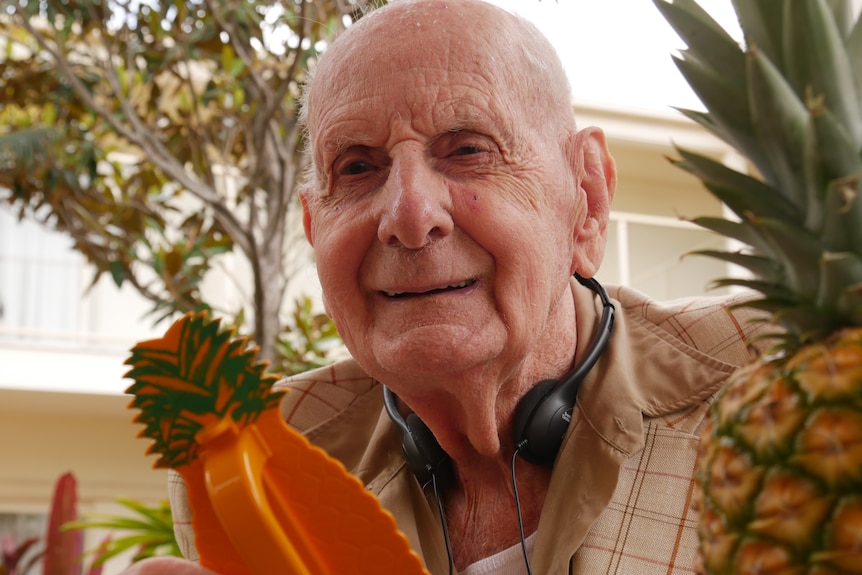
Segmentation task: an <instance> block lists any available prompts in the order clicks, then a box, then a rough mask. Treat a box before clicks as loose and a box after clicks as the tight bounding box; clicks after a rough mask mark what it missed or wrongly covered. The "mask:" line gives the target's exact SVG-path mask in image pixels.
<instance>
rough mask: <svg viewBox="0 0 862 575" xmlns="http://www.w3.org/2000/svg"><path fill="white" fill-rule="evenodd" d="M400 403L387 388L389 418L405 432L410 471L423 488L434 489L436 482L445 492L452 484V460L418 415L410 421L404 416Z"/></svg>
mask: <svg viewBox="0 0 862 575" xmlns="http://www.w3.org/2000/svg"><path fill="white" fill-rule="evenodd" d="M397 400H398V398H397V397H396V396H395V394H394V393H393V392H392V390H391V389H389V388H388V387H386V386H383V404H384V406H385V407H386V412H387V413H388V414H389V418H390V419H392V421H393V422H394V423H395V425H396V426H397V427H398V429H399V430H400V431H401V450H402V451H403V452H404V459H405V460H406V461H407V468H408V469H409V470H410V471H411V472H412V473H413V475H415V476H416V479H418V480H419V484H420V485H421V486H422V488H423V489H427V488H428V487H430V486H431V485H432V483H433V482H434V481H435V480H436V482H437V488H438V489H440V490H442V489H445V488H446V487H447V486H448V485H449V484H450V483H451V482H452V474H453V470H452V460H451V459H449V455H448V454H447V453H446V452H445V451H443V448H442V447H440V444H439V443H437V439H436V438H435V437H434V434H433V433H431V430H430V429H428V426H427V425H425V422H424V421H422V420H421V419H420V418H419V416H418V415H416V414H415V413H411V414H410V415H408V416H407V418H406V419H405V418H404V417H402V415H401V413H400V412H399V411H398V405H397V403H396V402H397Z"/></svg>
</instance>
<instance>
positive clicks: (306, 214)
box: [299, 186, 314, 247]
mask: <svg viewBox="0 0 862 575" xmlns="http://www.w3.org/2000/svg"><path fill="white" fill-rule="evenodd" d="M308 192H309V189H308V187H307V186H302V187H301V188H300V189H299V201H300V203H301V204H302V228H303V229H304V230H305V239H307V240H308V243H309V244H311V246H312V247H314V234H312V233H311V231H312V230H311V210H310V209H309V207H308V203H309V199H308Z"/></svg>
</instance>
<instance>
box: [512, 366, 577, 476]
mask: <svg viewBox="0 0 862 575" xmlns="http://www.w3.org/2000/svg"><path fill="white" fill-rule="evenodd" d="M559 383H560V381H559V380H557V379H546V380H543V381H540V382H539V383H537V384H536V385H535V386H534V387H533V388H532V389H531V390H530V391H528V392H527V394H526V395H524V397H523V398H521V401H520V403H518V407H517V409H516V410H515V418H514V420H513V430H514V432H515V433H514V435H515V446H516V447H518V448H519V449H518V455H520V456H521V457H523V458H524V459H526V460H527V461H529V462H530V463H536V464H540V465H551V464H553V463H554V459H556V457H557V452H558V451H559V450H560V445H561V444H562V441H563V439H562V438H563V436H564V435H565V434H566V429H567V428H568V426H569V421H571V420H572V406H573V404H569V403H568V402H566V401H565V399H564V398H563V397H562V396H561V394H559V393H556V394H555V393H554V390H556V389H557V386H558V385H559ZM558 439H559V441H558Z"/></svg>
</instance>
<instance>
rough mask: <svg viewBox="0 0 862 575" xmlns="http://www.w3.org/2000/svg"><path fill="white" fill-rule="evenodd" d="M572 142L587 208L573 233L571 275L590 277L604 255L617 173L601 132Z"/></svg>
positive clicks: (579, 136)
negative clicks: (575, 273) (578, 274)
mask: <svg viewBox="0 0 862 575" xmlns="http://www.w3.org/2000/svg"><path fill="white" fill-rule="evenodd" d="M575 139H576V142H575V150H577V160H576V168H575V169H576V170H577V173H576V176H577V182H578V187H579V192H583V194H582V195H581V197H584V198H585V199H586V202H587V206H586V216H585V218H584V220H583V221H582V222H581V223H580V225H578V226H577V227H576V229H575V230H574V234H575V237H574V245H575V250H574V253H573V256H572V268H573V269H572V272H573V273H574V272H578V273H580V274H581V275H583V276H584V277H592V276H594V275H595V273H596V272H597V271H598V268H599V265H600V264H601V262H602V259H603V258H604V254H605V244H606V243H607V233H608V220H609V216H610V204H611V200H612V199H613V197H614V193H615V192H616V186H617V171H616V164H615V163H614V159H613V157H612V156H611V154H610V151H609V150H608V146H607V141H606V139H605V135H604V132H602V130H601V129H599V128H595V127H589V128H584V129H583V130H581V131H579V132H578V133H577V134H576V135H575ZM579 195H580V194H579Z"/></svg>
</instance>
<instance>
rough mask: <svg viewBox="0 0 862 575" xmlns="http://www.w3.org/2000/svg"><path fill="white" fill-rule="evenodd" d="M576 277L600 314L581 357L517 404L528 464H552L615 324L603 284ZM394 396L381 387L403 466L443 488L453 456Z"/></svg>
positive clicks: (520, 446)
mask: <svg viewBox="0 0 862 575" xmlns="http://www.w3.org/2000/svg"><path fill="white" fill-rule="evenodd" d="M575 278H576V279H577V280H578V281H579V282H580V283H581V284H582V285H584V286H586V287H588V288H590V289H591V290H593V291H594V292H595V293H596V294H597V295H598V296H599V299H601V302H602V317H601V319H600V320H599V326H598V332H597V333H596V335H595V337H594V338H593V340H592V341H591V342H590V346H589V348H588V349H587V352H586V354H585V355H584V358H583V360H581V362H580V363H579V364H578V365H576V366H575V367H574V368H573V369H572V371H570V372H569V373H568V374H566V376H565V377H563V379H559V380H557V379H546V380H543V381H540V382H539V383H537V384H536V385H535V386H533V388H532V389H530V391H528V392H527V393H526V394H525V395H524V397H523V398H522V399H521V401H520V403H518V407H517V409H516V410H515V416H514V419H513V430H514V440H515V447H516V449H517V450H518V454H519V455H520V456H521V457H523V458H524V459H525V460H527V461H529V462H530V463H535V464H541V465H553V463H554V460H555V459H556V458H557V453H559V451H560V447H561V446H562V444H563V438H564V437H565V434H566V430H567V429H568V427H569V422H570V421H571V420H572V410H573V409H574V407H575V400H576V399H577V395H578V389H579V388H580V386H581V382H582V381H583V380H584V378H585V377H586V375H587V373H589V371H590V369H592V367H593V366H594V365H595V363H596V361H598V359H599V357H600V356H601V355H602V352H604V350H605V348H606V347H607V345H608V341H609V340H610V336H611V332H612V331H613V327H614V312H615V310H614V304H613V303H612V302H611V300H610V297H608V293H607V292H606V291H605V288H603V287H602V285H601V284H600V283H599V282H597V281H596V280H595V279H593V278H583V277H581V276H580V275H578V274H575ZM396 401H397V398H396V396H395V394H394V393H393V392H392V391H391V390H390V389H389V388H387V387H386V386H384V387H383V402H384V405H385V406H386V412H387V413H388V414H389V417H390V418H391V419H392V421H393V422H394V423H395V425H396V426H398V428H399V429H400V430H401V436H402V442H401V448H402V450H403V451H404V457H405V458H406V460H407V467H408V468H409V469H410V471H412V472H413V474H414V475H416V478H417V479H418V480H419V483H420V484H422V487H423V488H424V487H427V486H428V485H429V484H430V483H431V482H432V480H433V479H434V478H435V477H434V475H435V474H436V480H437V485H438V488H440V489H443V488H444V487H443V486H444V485H447V484H448V483H449V482H451V481H452V479H453V473H454V472H453V470H452V461H451V460H450V459H449V456H448V455H447V454H446V452H445V451H443V449H442V448H441V447H440V444H438V443H437V440H436V439H435V438H434V434H433V433H431V430H430V429H428V426H427V425H425V423H424V422H423V421H422V420H421V419H419V417H418V416H417V415H416V414H410V415H408V416H407V420H406V421H405V419H404V418H403V417H402V416H401V414H400V412H399V411H398V406H397V404H396Z"/></svg>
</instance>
